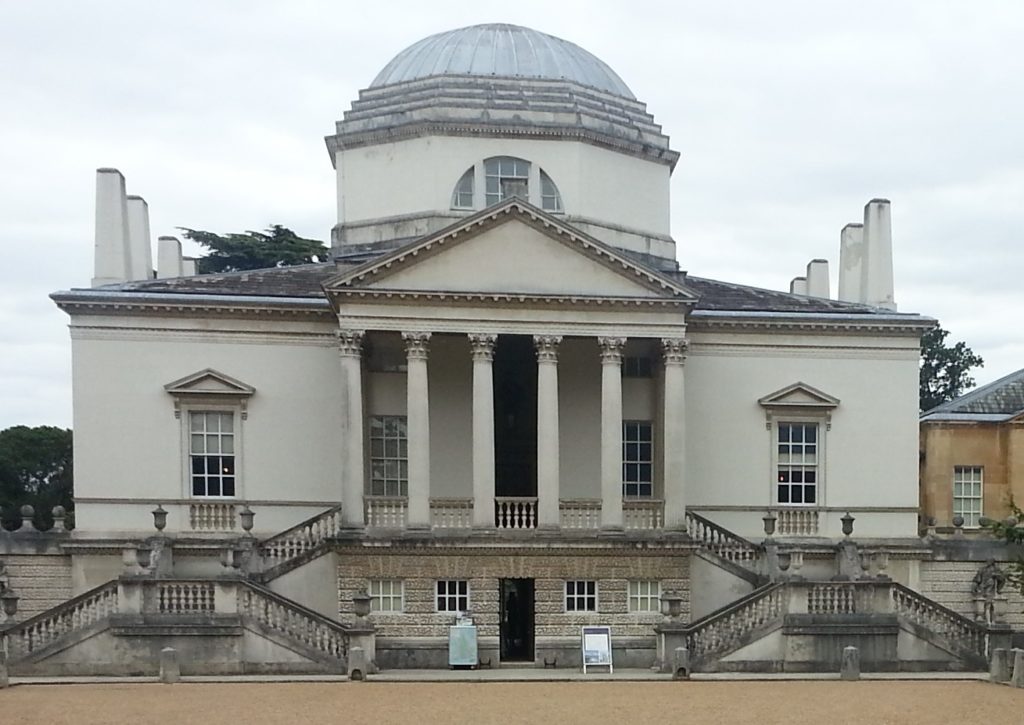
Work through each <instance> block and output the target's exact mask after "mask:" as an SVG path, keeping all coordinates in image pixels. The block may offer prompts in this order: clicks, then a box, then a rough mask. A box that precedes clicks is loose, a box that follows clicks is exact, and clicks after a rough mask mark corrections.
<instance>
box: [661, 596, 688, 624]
mask: <svg viewBox="0 0 1024 725" xmlns="http://www.w3.org/2000/svg"><path fill="white" fill-rule="evenodd" d="M682 611H683V597H682V595H680V594H679V593H678V592H665V593H664V594H662V595H661V613H662V614H663V615H665V618H666V619H671V620H676V619H679V616H680V614H682Z"/></svg>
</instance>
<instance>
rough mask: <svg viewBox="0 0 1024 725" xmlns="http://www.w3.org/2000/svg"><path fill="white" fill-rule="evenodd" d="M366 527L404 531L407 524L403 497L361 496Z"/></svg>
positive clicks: (406, 504) (406, 507)
mask: <svg viewBox="0 0 1024 725" xmlns="http://www.w3.org/2000/svg"><path fill="white" fill-rule="evenodd" d="M363 511H364V513H365V515H366V525H367V526H369V527H371V528H375V529H404V528H405V526H406V523H407V522H408V500H407V499H406V497H405V496H363Z"/></svg>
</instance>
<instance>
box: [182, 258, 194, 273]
mask: <svg viewBox="0 0 1024 725" xmlns="http://www.w3.org/2000/svg"><path fill="white" fill-rule="evenodd" d="M196 274H197V272H196V258H195V257H182V258H181V276H182V277H195V276H196Z"/></svg>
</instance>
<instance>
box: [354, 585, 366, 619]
mask: <svg viewBox="0 0 1024 725" xmlns="http://www.w3.org/2000/svg"><path fill="white" fill-rule="evenodd" d="M370 601H371V599H370V595H369V594H367V593H366V590H365V589H364V590H363V591H360V592H356V594H354V595H353V596H352V607H353V609H354V610H355V613H356V616H357V617H359V619H364V618H366V617H368V616H369V614H370Z"/></svg>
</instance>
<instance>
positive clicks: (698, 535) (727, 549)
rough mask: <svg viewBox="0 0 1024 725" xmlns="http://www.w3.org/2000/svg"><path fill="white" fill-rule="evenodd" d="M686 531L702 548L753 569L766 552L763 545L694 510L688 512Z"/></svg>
mask: <svg viewBox="0 0 1024 725" xmlns="http://www.w3.org/2000/svg"><path fill="white" fill-rule="evenodd" d="M686 533H688V534H689V535H690V538H692V539H693V540H694V541H696V542H697V544H699V545H700V546H701V547H702V548H704V549H707V550H708V551H711V552H712V553H714V554H717V555H718V556H720V557H722V558H723V559H726V560H728V561H731V562H733V563H734V564H739V565H740V566H742V567H744V568H746V569H749V570H751V571H755V570H756V569H757V561H758V559H759V558H760V557H761V555H762V554H763V553H764V547H763V546H760V545H758V544H755V543H753V542H751V541H747V540H746V539H744V538H743V537H742V536H739V535H737V534H734V533H733V532H731V531H729V530H728V529H725V528H722V527H721V526H719V525H718V524H716V523H715V522H713V521H709V520H708V519H706V518H704V517H703V516H701V515H699V514H695V513H693V512H692V511H687V512H686Z"/></svg>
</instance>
